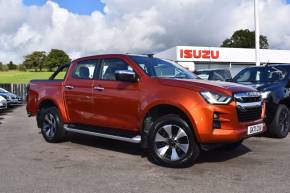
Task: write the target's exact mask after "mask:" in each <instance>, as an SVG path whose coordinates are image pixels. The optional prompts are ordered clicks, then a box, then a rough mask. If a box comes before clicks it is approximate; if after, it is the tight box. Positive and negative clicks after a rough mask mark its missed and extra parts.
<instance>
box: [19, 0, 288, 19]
mask: <svg viewBox="0 0 290 193" xmlns="http://www.w3.org/2000/svg"><path fill="white" fill-rule="evenodd" d="M46 1H47V0H23V3H24V4H25V5H28V6H30V5H38V6H42V5H44V4H45V3H46ZM53 1H54V2H56V3H57V4H58V5H59V6H60V7H62V8H65V9H68V10H69V11H71V12H73V13H76V14H81V15H89V14H91V13H92V12H93V11H96V10H98V11H100V12H103V10H104V3H102V2H101V1H100V0H53ZM289 1H290V0H289Z"/></svg>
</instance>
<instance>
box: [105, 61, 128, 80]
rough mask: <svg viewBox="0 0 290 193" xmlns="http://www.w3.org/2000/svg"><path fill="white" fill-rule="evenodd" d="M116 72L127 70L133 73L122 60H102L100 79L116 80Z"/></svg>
mask: <svg viewBox="0 0 290 193" xmlns="http://www.w3.org/2000/svg"><path fill="white" fill-rule="evenodd" d="M118 70H129V71H132V72H133V68H132V67H131V66H129V65H128V64H127V63H126V62H125V61H123V60H122V59H118V58H112V59H104V60H103V62H102V66H101V72H100V79H101V80H116V77H115V72H116V71H118Z"/></svg>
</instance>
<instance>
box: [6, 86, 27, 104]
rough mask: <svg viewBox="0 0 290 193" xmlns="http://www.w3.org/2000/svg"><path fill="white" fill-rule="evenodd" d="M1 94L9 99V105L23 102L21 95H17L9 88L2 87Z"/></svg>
mask: <svg viewBox="0 0 290 193" xmlns="http://www.w3.org/2000/svg"><path fill="white" fill-rule="evenodd" d="M0 96H2V97H4V98H5V99H6V100H7V104H8V106H9V107H10V106H15V105H21V104H23V99H22V97H20V96H17V95H15V94H13V93H11V92H8V91H7V90H5V89H3V88H0Z"/></svg>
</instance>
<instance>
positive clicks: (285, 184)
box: [0, 107, 290, 193]
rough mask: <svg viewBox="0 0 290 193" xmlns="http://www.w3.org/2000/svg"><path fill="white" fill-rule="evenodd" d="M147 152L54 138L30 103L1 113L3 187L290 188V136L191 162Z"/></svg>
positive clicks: (7, 189)
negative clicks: (155, 159)
mask: <svg viewBox="0 0 290 193" xmlns="http://www.w3.org/2000/svg"><path fill="white" fill-rule="evenodd" d="M143 155H144V153H143V152H142V150H141V149H140V148H139V147H138V146H136V145H132V144H128V143H122V142H118V141H113V140H105V139H100V138H96V137H87V136H81V135H74V136H72V137H71V140H70V141H68V142H65V143H60V144H48V143H46V142H45V141H44V139H43V138H42V136H41V134H40V132H39V130H38V129H37V127H36V122H35V118H28V117H27V116H26V113H25V107H19V108H15V109H13V110H10V111H9V112H7V113H2V114H0V192H25V193H27V192H35V193H36V192H41V193H43V192H51V193H53V192H80V193H84V192H98V193H101V192H106V193H107V192H108V193H111V192H116V193H123V192H124V193H129V192H136V193H143V192H156V193H159V192H160V193H161V192H166V193H170V192H174V193H179V192H180V193H181V192H199V193H200V192H215V193H217V192H221V193H225V192H275V193H278V192H283V193H285V192H290V137H288V138H287V139H283V140H277V139H269V138H265V137H254V138H251V139H248V140H246V141H245V142H244V145H243V146H241V147H240V148H239V149H237V150H236V151H232V152H222V151H211V152H206V153H203V154H202V155H201V157H200V158H199V160H198V162H197V163H196V164H195V165H193V166H192V167H189V168H184V169H170V168H163V167H160V166H156V165H154V164H152V163H151V162H150V161H148V159H147V158H146V157H145V156H143Z"/></svg>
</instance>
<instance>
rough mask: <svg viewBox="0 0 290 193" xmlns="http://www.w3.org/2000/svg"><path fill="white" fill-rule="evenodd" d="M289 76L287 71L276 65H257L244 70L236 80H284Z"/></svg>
mask: <svg viewBox="0 0 290 193" xmlns="http://www.w3.org/2000/svg"><path fill="white" fill-rule="evenodd" d="M286 76H287V73H286V72H285V71H282V70H280V69H278V68H276V67H262V68H259V67H256V68H248V69H245V70H242V71H241V72H240V73H239V74H238V75H237V76H236V77H235V78H234V82H277V81H280V80H284V79H285V77H286Z"/></svg>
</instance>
